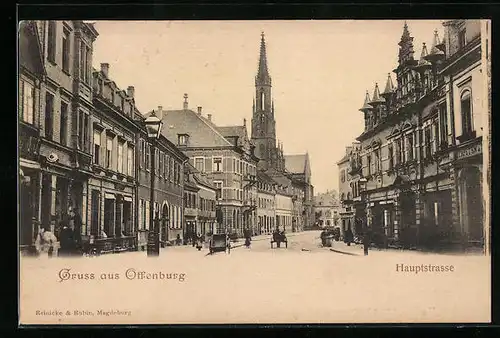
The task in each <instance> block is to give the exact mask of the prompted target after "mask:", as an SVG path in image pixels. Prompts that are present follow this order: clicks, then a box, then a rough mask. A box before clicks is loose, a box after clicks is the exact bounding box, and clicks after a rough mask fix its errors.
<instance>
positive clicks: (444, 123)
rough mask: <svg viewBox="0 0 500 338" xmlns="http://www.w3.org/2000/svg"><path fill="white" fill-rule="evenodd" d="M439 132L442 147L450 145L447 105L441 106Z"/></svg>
mask: <svg viewBox="0 0 500 338" xmlns="http://www.w3.org/2000/svg"><path fill="white" fill-rule="evenodd" d="M439 131H440V141H441V144H442V145H447V144H448V115H447V112H446V103H443V104H441V105H440V106H439Z"/></svg>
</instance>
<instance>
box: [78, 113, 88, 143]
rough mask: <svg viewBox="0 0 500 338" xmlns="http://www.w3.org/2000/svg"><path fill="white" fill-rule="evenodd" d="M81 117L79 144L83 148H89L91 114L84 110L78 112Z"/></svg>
mask: <svg viewBox="0 0 500 338" xmlns="http://www.w3.org/2000/svg"><path fill="white" fill-rule="evenodd" d="M78 117H79V119H80V123H79V133H78V146H79V149H81V150H87V142H88V141H87V140H88V134H89V115H88V114H86V113H85V112H83V111H80V112H79V113H78Z"/></svg>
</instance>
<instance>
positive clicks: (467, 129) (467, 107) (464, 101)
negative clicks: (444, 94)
mask: <svg viewBox="0 0 500 338" xmlns="http://www.w3.org/2000/svg"><path fill="white" fill-rule="evenodd" d="M460 113H461V116H462V135H470V134H471V133H472V107H471V95H470V91H468V90H466V91H465V92H463V93H462V96H461V97H460Z"/></svg>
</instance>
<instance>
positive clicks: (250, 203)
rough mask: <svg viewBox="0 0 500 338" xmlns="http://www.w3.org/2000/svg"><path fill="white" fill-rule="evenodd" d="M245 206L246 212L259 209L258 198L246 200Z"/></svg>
mask: <svg viewBox="0 0 500 338" xmlns="http://www.w3.org/2000/svg"><path fill="white" fill-rule="evenodd" d="M243 208H244V209H245V210H244V211H245V212H251V211H253V210H255V209H257V200H256V199H255V198H251V199H247V200H244V201H243Z"/></svg>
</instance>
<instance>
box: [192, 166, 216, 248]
mask: <svg viewBox="0 0 500 338" xmlns="http://www.w3.org/2000/svg"><path fill="white" fill-rule="evenodd" d="M184 172H185V174H184V219H185V235H184V238H186V239H187V238H191V239H192V238H193V235H203V236H207V235H208V234H210V233H214V232H215V231H216V227H217V219H216V205H217V196H218V190H217V188H216V187H215V186H214V185H213V184H212V183H210V181H209V180H208V179H207V178H206V177H205V176H204V175H203V174H202V173H200V172H199V171H198V170H196V168H195V167H193V166H192V165H191V164H190V163H186V164H185V165H184Z"/></svg>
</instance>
